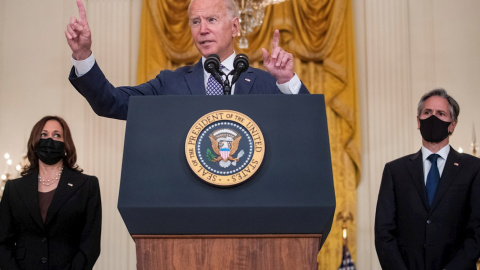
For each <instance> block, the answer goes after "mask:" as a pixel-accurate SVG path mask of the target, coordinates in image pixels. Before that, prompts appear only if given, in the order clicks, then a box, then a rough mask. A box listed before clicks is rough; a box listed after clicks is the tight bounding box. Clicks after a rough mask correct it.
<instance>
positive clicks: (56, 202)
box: [45, 168, 85, 224]
mask: <svg viewBox="0 0 480 270" xmlns="http://www.w3.org/2000/svg"><path fill="white" fill-rule="evenodd" d="M79 176H80V174H76V173H74V172H73V171H71V170H70V169H68V168H64V169H63V172H62V176H61V177H60V180H59V182H58V186H57V189H56V190H55V195H53V199H52V202H51V203H50V206H49V207H48V212H47V218H46V220H45V224H49V222H50V221H51V220H52V218H53V217H54V216H55V215H56V214H57V212H58V210H60V208H61V207H62V206H63V204H65V202H66V201H67V200H68V199H69V198H70V197H71V196H72V195H73V194H75V192H76V191H77V190H78V189H79V188H80V187H82V186H83V185H84V184H85V181H83V180H82V179H81V178H80V177H79Z"/></svg>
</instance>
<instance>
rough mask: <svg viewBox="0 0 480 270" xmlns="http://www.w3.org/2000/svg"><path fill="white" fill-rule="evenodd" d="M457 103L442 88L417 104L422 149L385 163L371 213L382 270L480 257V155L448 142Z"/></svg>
mask: <svg viewBox="0 0 480 270" xmlns="http://www.w3.org/2000/svg"><path fill="white" fill-rule="evenodd" d="M459 112H460V107H459V106H458V104H457V102H456V101H455V100H454V99H453V98H452V97H451V96H449V95H448V94H447V93H446V91H445V90H443V89H435V90H433V91H430V92H428V93H426V94H425V95H424V96H423V97H422V98H421V99H420V102H419V104H418V112H417V113H418V114H417V123H418V127H419V129H420V132H421V135H422V145H423V146H422V148H421V150H420V151H418V152H417V153H415V154H411V155H408V156H405V157H402V158H399V159H397V160H394V161H392V162H389V163H387V164H386V165H385V169H384V172H383V177H382V183H381V186H380V192H379V194H378V202H377V211H376V216H375V247H376V250H377V255H378V258H379V260H380V264H381V265H382V268H383V269H422V270H423V269H428V270H436V269H471V270H475V269H476V267H475V263H476V261H477V260H478V259H479V257H480V159H478V158H476V157H473V156H471V155H468V154H461V153H458V152H457V151H455V150H454V149H453V148H452V147H451V146H450V145H449V136H450V135H451V134H452V133H453V131H454V129H455V126H456V125H457V117H458V114H459Z"/></svg>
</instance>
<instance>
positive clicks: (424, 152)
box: [422, 144, 450, 161]
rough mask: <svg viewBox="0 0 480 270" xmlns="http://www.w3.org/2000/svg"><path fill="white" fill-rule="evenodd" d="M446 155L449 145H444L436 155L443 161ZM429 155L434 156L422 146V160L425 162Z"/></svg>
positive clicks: (448, 151)
mask: <svg viewBox="0 0 480 270" xmlns="http://www.w3.org/2000/svg"><path fill="white" fill-rule="evenodd" d="M448 153H450V145H449V144H447V145H445V146H444V147H443V148H442V149H440V150H439V151H438V152H437V153H435V154H438V155H439V156H440V157H441V158H443V160H447V157H448ZM431 154H434V153H433V152H432V151H430V150H428V149H427V148H425V146H423V145H422V159H423V161H425V160H426V159H427V158H428V157H429V156H430V155H431Z"/></svg>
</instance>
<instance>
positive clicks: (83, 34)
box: [65, 0, 92, 60]
mask: <svg viewBox="0 0 480 270" xmlns="http://www.w3.org/2000/svg"><path fill="white" fill-rule="evenodd" d="M77 6H78V14H79V19H77V18H75V17H73V16H72V17H71V18H70V22H69V23H68V24H67V30H66V31H65V36H66V37H67V43H68V45H69V46H70V48H71V49H72V57H73V59H75V60H85V59H87V58H88V57H89V56H90V55H91V54H92V51H91V47H92V34H91V32H90V27H89V26H88V21H87V13H86V12H85V6H84V5H83V3H82V0H77Z"/></svg>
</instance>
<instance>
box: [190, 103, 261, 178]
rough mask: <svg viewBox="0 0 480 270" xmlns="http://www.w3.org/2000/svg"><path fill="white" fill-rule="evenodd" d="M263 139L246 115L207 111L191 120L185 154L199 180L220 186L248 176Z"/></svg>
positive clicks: (255, 166)
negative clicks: (193, 120) (195, 119)
mask: <svg viewBox="0 0 480 270" xmlns="http://www.w3.org/2000/svg"><path fill="white" fill-rule="evenodd" d="M264 154H265V141H264V139H263V134H262V132H261V131H260V128H259V127H258V126H257V124H256V123H255V122H254V121H253V120H252V119H250V118H249V117H248V116H246V115H244V114H242V113H239V112H236V111H230V110H220V111H214V112H210V113H208V114H206V115H204V116H202V117H201V118H200V119H198V120H197V122H195V124H193V126H192V128H190V131H189V132H188V135H187V139H186V140H185V156H186V158H187V162H188V165H190V168H191V169H192V170H193V172H194V173H195V174H196V175H197V176H198V177H200V179H202V180H203V181H205V182H207V183H209V184H212V185H215V186H220V187H229V186H235V185H238V184H241V183H243V182H244V181H246V180H247V179H249V178H250V177H251V176H252V175H253V174H254V173H255V172H256V171H257V170H258V168H259V167H260V165H261V164H262V161H263V156H264Z"/></svg>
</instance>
